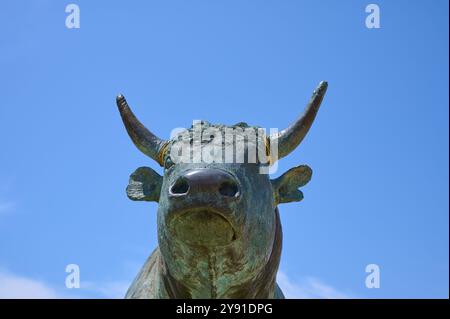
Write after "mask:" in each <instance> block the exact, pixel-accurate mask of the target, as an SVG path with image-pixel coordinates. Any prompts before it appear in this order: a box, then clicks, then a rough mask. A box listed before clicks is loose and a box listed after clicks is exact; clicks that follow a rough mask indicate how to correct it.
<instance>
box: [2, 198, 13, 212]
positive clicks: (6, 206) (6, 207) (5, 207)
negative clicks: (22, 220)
mask: <svg viewBox="0 0 450 319" xmlns="http://www.w3.org/2000/svg"><path fill="white" fill-rule="evenodd" d="M14 206H15V205H14V203H13V202H5V201H1V200H0V215H3V214H8V213H10V212H11V211H12V210H13V208H14Z"/></svg>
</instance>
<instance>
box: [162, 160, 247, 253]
mask: <svg viewBox="0 0 450 319" xmlns="http://www.w3.org/2000/svg"><path fill="white" fill-rule="evenodd" d="M168 195H169V201H170V202H171V205H170V206H171V208H172V209H171V210H170V213H169V216H168V217H169V218H168V220H167V222H168V226H169V230H170V231H171V233H172V235H174V236H176V237H178V238H180V239H182V240H183V242H185V243H187V244H194V245H203V246H218V245H219V246H220V245H227V244H229V243H231V242H232V241H233V240H234V239H236V229H235V225H234V224H235V223H236V220H235V216H234V213H233V207H234V205H235V204H236V203H237V202H238V201H239V199H240V196H241V192H240V186H239V182H238V180H237V179H236V178H235V177H234V176H233V175H231V174H230V173H228V172H226V171H224V170H221V169H214V168H199V169H193V170H189V171H186V172H185V173H183V174H182V175H181V176H179V177H178V178H177V179H176V180H175V181H174V182H173V183H172V185H171V186H170V187H169V194H168Z"/></svg>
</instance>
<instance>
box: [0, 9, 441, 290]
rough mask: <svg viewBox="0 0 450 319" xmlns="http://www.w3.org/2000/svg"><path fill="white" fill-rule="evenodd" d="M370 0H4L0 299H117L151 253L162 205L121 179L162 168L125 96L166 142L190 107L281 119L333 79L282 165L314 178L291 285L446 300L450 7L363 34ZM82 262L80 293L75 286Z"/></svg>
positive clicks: (254, 119)
mask: <svg viewBox="0 0 450 319" xmlns="http://www.w3.org/2000/svg"><path fill="white" fill-rule="evenodd" d="M71 2H72V3H76V4H78V5H79V6H80V10H81V28H80V29H77V30H75V29H72V30H69V29H67V28H66V27H65V19H66V15H67V14H66V13H65V6H66V5H67V4H68V3H71ZM369 3H371V2H370V1H356V0H354V1H331V0H329V1H312V0H311V1H256V0H254V1H206V0H204V1H189V2H187V1H170V2H169V1H120V2H119V1H49V0H47V1H44V0H41V1H38V0H35V1H8V2H4V3H2V5H1V10H0V34H1V41H0V49H1V53H0V88H1V95H2V97H1V102H0V139H1V143H0V145H1V150H0V296H2V297H5V296H9V295H13V293H15V294H16V295H24V294H25V295H26V291H28V292H31V291H35V294H34V295H35V296H62V297H116V296H120V295H121V293H122V292H123V290H124V289H125V288H126V287H127V286H128V285H129V284H130V282H131V280H132V279H133V277H134V276H135V275H136V274H137V271H138V269H139V268H140V267H141V266H142V264H143V263H144V261H145V259H146V258H147V256H148V255H149V254H150V253H151V251H152V250H153V249H154V247H155V246H156V245H157V237H156V204H154V203H142V202H131V201H130V200H128V199H127V197H126V195H125V187H126V185H127V182H128V176H129V174H130V173H131V172H133V171H134V169H135V168H137V167H139V166H143V165H148V166H151V167H152V168H154V169H157V170H158V171H159V172H160V171H161V170H160V169H159V167H158V165H157V164H155V163H154V162H153V161H151V160H150V159H148V158H146V157H145V156H144V155H143V154H141V153H140V152H139V151H138V150H137V149H136V148H135V147H134V146H133V145H132V143H131V141H130V140H129V138H128V136H127V135H126V133H125V130H124V128H123V125H122V123H121V121H120V117H119V115H118V113H117V109H116V106H115V96H116V95H117V94H118V93H120V92H122V93H124V94H125V96H126V97H127V98H128V101H129V103H130V105H131V106H132V107H133V108H134V110H135V112H136V113H137V114H138V115H139V117H140V118H141V120H142V121H143V122H144V123H145V124H146V125H147V126H148V127H149V128H151V130H152V131H154V132H155V133H157V134H158V135H160V136H161V137H168V135H169V133H170V131H171V130H172V129H173V128H175V127H186V126H190V125H191V124H192V120H194V119H205V120H208V121H210V122H219V123H225V124H234V123H237V122H240V121H246V122H248V123H250V124H256V125H260V126H262V127H266V128H270V127H276V128H280V129H282V128H284V127H285V126H287V125H288V124H289V123H290V122H291V121H292V120H293V119H294V118H295V117H297V116H298V114H299V113H300V112H301V111H302V110H303V107H304V105H305V103H306V102H307V100H308V99H309V97H310V95H311V93H312V90H313V89H314V87H315V86H316V85H317V84H318V83H319V81H321V80H327V81H328V82H329V90H328V93H327V96H326V98H325V100H324V102H323V105H322V108H321V110H320V113H319V115H318V116H317V118H316V121H315V123H314V126H313V127H312V129H311V130H310V133H309V134H308V136H307V138H306V139H305V141H304V142H303V143H302V145H301V146H300V147H299V148H298V149H297V150H296V151H295V152H293V153H292V154H291V155H290V156H289V157H287V158H285V159H283V160H282V161H281V162H280V165H279V169H278V172H277V174H276V175H275V177H276V176H278V175H280V174H281V173H282V172H284V171H285V170H287V169H289V168H290V167H292V166H295V165H299V164H308V165H310V166H311V167H312V169H313V171H314V174H313V178H312V181H311V182H310V183H309V184H308V185H307V186H306V187H304V188H303V191H304V195H305V199H304V201H303V202H301V203H291V204H284V205H282V206H280V212H281V217H282V223H283V227H284V228H283V231H284V247H283V255H282V262H281V265H280V269H281V272H282V273H281V281H283V285H284V287H286V288H285V289H286V290H287V291H288V294H289V295H290V296H293V297H295V296H297V297H298V296H300V297H301V296H306V297H330V296H331V297H333V296H347V297H348V296H350V297H362V298H378V297H386V298H398V297H401V298H410V297H427V298H428V297H445V298H447V297H448V293H449V286H448V281H449V277H448V272H449V255H448V250H449V247H448V239H449V232H448V223H449V219H448V209H449V197H448V191H449V189H448V188H449V187H448V182H449V171H448V164H449V149H448V142H449V141H448V133H449V122H448V115H449V114H448V111H449V108H448V105H449V93H448V85H449V83H448V75H449V74H448V68H449V65H448V58H449V50H448V2H447V1H439V0H436V1H432V3H430V1H377V2H376V3H377V4H378V5H379V6H380V9H381V28H380V29H367V28H366V27H365V18H366V15H367V13H366V12H365V7H366V5H367V4H369ZM70 263H76V264H78V265H79V266H80V268H81V282H82V283H81V284H82V287H81V288H80V289H72V290H68V289H66V288H65V286H64V283H65V276H66V273H65V267H66V265H67V264H70ZM371 263H375V264H378V265H379V266H380V270H381V287H380V288H379V289H367V288H366V287H365V277H366V273H365V267H366V265H367V264H371ZM2 285H3V288H2V287H1V286H2ZM5 287H6V288H5ZM2 289H3V291H2ZM33 289H34V290H33ZM5 290H6V291H5Z"/></svg>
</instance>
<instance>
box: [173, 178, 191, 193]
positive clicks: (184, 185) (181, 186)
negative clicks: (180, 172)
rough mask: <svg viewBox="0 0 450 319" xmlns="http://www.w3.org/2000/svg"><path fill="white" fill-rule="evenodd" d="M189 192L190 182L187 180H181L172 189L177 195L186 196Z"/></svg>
mask: <svg viewBox="0 0 450 319" xmlns="http://www.w3.org/2000/svg"><path fill="white" fill-rule="evenodd" d="M188 190H189V184H188V181H187V180H186V179H185V178H179V179H178V180H177V181H176V182H175V184H173V186H172V187H171V188H170V192H171V193H172V194H174V195H176V194H186V193H187V192H188Z"/></svg>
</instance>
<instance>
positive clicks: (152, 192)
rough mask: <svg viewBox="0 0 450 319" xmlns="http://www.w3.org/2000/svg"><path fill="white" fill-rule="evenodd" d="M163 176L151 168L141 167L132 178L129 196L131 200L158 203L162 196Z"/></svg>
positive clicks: (128, 190)
mask: <svg viewBox="0 0 450 319" xmlns="http://www.w3.org/2000/svg"><path fill="white" fill-rule="evenodd" d="M161 185H162V176H161V175H159V174H158V173H157V172H155V171H154V170H153V169H151V168H150V167H139V168H138V169H137V170H135V171H134V173H133V174H131V176H130V181H129V182H128V186H127V195H128V198H129V199H131V200H139V201H147V202H157V201H158V200H159V195H160V194H161Z"/></svg>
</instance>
